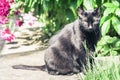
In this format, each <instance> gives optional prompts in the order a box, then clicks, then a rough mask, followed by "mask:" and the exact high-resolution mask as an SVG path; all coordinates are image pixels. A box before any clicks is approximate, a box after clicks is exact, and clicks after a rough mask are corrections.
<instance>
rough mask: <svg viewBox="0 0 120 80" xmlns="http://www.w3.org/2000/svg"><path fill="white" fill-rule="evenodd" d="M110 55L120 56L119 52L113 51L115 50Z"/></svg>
mask: <svg viewBox="0 0 120 80" xmlns="http://www.w3.org/2000/svg"><path fill="white" fill-rule="evenodd" d="M110 53H111V55H112V56H115V55H117V54H118V53H117V51H113V50H112V51H111V52H110Z"/></svg>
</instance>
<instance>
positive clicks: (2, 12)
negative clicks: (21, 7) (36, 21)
mask: <svg viewBox="0 0 120 80" xmlns="http://www.w3.org/2000/svg"><path fill="white" fill-rule="evenodd" d="M13 5H14V0H0V24H1V26H0V27H2V28H3V29H2V30H0V38H3V39H4V40H6V41H10V42H11V41H12V40H13V39H14V38H15V36H14V34H13V33H11V31H10V29H9V24H10V20H9V19H10V18H11V17H10V16H13V15H18V16H17V19H16V26H19V27H20V26H21V25H22V24H23V21H22V20H20V19H19V17H21V16H19V13H20V11H18V10H15V7H12V6H13ZM12 8H14V9H12ZM14 10H15V11H14ZM13 12H14V13H13ZM11 27H12V26H11Z"/></svg>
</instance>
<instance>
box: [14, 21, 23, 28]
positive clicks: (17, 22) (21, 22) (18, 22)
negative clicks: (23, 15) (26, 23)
mask: <svg viewBox="0 0 120 80" xmlns="http://www.w3.org/2000/svg"><path fill="white" fill-rule="evenodd" d="M22 24H23V21H21V20H19V19H17V20H16V25H17V26H18V27H21V26H22Z"/></svg>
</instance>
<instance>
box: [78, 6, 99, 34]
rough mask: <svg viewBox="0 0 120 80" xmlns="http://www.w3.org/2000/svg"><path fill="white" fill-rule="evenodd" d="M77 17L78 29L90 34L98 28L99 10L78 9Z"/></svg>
mask: <svg viewBox="0 0 120 80" xmlns="http://www.w3.org/2000/svg"><path fill="white" fill-rule="evenodd" d="M78 16H79V19H80V28H81V29H82V30H84V31H87V32H92V31H94V30H96V29H98V28H99V23H100V8H97V9H95V10H83V9H82V8H80V7H79V8H78Z"/></svg>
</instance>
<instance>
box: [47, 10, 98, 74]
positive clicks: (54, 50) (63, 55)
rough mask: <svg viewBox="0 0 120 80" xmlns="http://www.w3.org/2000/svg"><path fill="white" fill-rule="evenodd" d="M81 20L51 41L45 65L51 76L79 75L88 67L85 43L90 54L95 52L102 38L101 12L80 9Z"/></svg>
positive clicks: (70, 25)
mask: <svg viewBox="0 0 120 80" xmlns="http://www.w3.org/2000/svg"><path fill="white" fill-rule="evenodd" d="M78 15H79V19H77V20H76V21H74V22H72V23H70V24H68V25H66V26H65V27H64V28H63V29H62V30H61V31H60V32H59V33H58V34H56V35H55V36H53V37H52V38H51V39H50V41H49V47H48V49H47V50H46V52H45V63H46V67H47V70H48V73H50V74H67V73H78V72H80V71H82V67H83V66H86V64H87V61H86V58H87V55H88V53H86V51H85V48H84V46H83V42H84V41H85V42H86V45H87V48H88V50H89V52H93V51H95V45H96V44H97V42H98V40H99V38H100V29H99V20H100V10H99V9H96V10H94V11H92V10H90V11H83V10H82V9H81V8H78Z"/></svg>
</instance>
